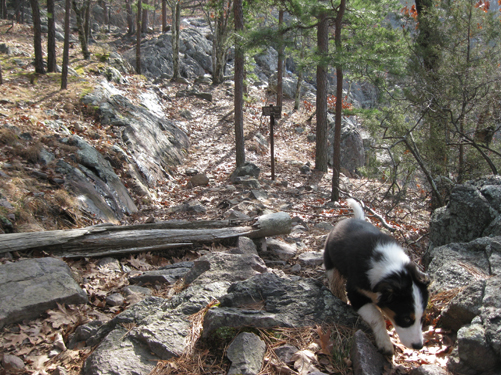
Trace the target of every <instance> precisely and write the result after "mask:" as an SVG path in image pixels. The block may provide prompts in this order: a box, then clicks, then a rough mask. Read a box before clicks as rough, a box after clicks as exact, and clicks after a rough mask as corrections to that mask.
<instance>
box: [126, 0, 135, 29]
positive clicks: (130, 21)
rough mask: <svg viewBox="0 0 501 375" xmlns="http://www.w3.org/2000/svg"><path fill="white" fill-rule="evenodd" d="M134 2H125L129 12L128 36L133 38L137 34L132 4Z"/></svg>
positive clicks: (127, 0)
mask: <svg viewBox="0 0 501 375" xmlns="http://www.w3.org/2000/svg"><path fill="white" fill-rule="evenodd" d="M131 1H132V0H125V10H126V12H127V29H128V30H127V35H129V36H133V35H134V34H135V32H136V26H135V24H134V15H133V14H132V6H131V5H130V2H131Z"/></svg>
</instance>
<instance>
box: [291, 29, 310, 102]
mask: <svg viewBox="0 0 501 375" xmlns="http://www.w3.org/2000/svg"><path fill="white" fill-rule="evenodd" d="M301 38H302V40H301V48H300V52H299V58H300V59H301V60H303V59H304V54H305V52H304V51H305V50H306V44H307V43H306V37H305V36H303V37H301ZM303 75H304V72H303V69H302V68H301V69H300V70H299V72H298V73H297V85H296V92H295V94H294V109H295V110H298V109H299V105H300V103H301V90H302V84H303Z"/></svg>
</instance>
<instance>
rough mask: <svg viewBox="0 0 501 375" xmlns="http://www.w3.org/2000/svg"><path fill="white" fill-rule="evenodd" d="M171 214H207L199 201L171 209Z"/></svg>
mask: <svg viewBox="0 0 501 375" xmlns="http://www.w3.org/2000/svg"><path fill="white" fill-rule="evenodd" d="M170 211H171V212H186V213H188V214H204V213H205V212H207V210H206V209H205V207H204V206H202V205H201V204H200V203H199V202H197V201H190V202H185V203H183V204H181V205H179V206H175V207H171V208H170Z"/></svg>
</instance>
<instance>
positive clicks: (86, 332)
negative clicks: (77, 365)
mask: <svg viewBox="0 0 501 375" xmlns="http://www.w3.org/2000/svg"><path fill="white" fill-rule="evenodd" d="M102 325H103V322H101V321H99V320H93V321H90V322H89V323H86V324H82V325H81V326H78V327H77V329H76V330H75V332H74V333H73V334H71V335H70V337H69V339H68V344H67V347H68V349H75V348H76V347H77V345H78V344H79V343H81V342H85V341H87V340H88V339H89V338H90V337H92V336H94V335H95V334H96V333H97V330H98V329H99V327H101V326H102Z"/></svg>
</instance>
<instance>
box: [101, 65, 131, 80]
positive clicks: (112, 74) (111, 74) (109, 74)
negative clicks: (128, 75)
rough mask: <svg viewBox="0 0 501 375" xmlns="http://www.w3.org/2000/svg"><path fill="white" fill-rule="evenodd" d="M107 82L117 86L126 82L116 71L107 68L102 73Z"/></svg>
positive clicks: (109, 67) (112, 68)
mask: <svg viewBox="0 0 501 375" xmlns="http://www.w3.org/2000/svg"><path fill="white" fill-rule="evenodd" d="M102 74H103V75H104V76H105V77H106V79H107V80H108V81H109V82H114V83H118V84H124V83H126V82H127V80H126V79H125V78H124V77H123V76H122V74H121V73H120V72H119V71H118V69H116V68H114V67H112V66H107V67H106V68H105V69H104V71H103V73H102Z"/></svg>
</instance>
